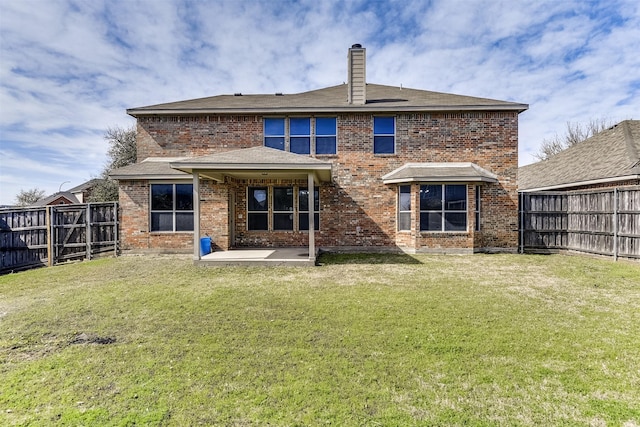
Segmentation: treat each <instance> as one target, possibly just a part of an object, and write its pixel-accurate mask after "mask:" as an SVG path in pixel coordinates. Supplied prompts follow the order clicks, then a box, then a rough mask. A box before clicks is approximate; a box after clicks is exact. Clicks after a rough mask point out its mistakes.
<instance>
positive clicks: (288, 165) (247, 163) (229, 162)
mask: <svg viewBox="0 0 640 427" xmlns="http://www.w3.org/2000/svg"><path fill="white" fill-rule="evenodd" d="M171 167H172V168H175V169H178V170H181V171H184V172H187V173H192V171H193V170H201V171H208V172H209V173H210V174H209V175H207V176H209V177H211V178H214V179H220V176H221V175H215V174H211V172H214V173H218V174H227V175H231V176H238V177H240V176H245V175H246V174H249V175H255V174H258V173H260V172H266V171H269V172H270V174H273V173H279V174H283V173H284V174H286V175H291V174H294V175H296V176H301V177H303V176H305V174H306V173H308V172H312V171H313V172H314V173H316V174H317V176H318V177H319V178H320V179H321V180H322V181H328V180H330V179H331V162H325V161H322V160H318V159H314V158H312V157H309V156H303V155H300V154H294V153H289V152H286V151H282V150H276V149H275V148H269V147H252V148H243V149H240V150H233V151H226V152H223V153H216V154H209V155H206V156H200V157H192V158H188V159H184V160H180V161H174V162H171ZM258 176H262V175H258ZM271 176H273V175H271Z"/></svg>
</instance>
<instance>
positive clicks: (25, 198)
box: [15, 188, 46, 206]
mask: <svg viewBox="0 0 640 427" xmlns="http://www.w3.org/2000/svg"><path fill="white" fill-rule="evenodd" d="M45 195H46V193H45V192H44V190H41V189H40V188H30V189H29V190H20V192H19V193H18V194H17V195H16V199H15V202H16V205H17V206H30V205H32V204H34V203H35V202H37V201H38V200H40V199H42V198H44V196H45Z"/></svg>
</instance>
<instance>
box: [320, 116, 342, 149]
mask: <svg viewBox="0 0 640 427" xmlns="http://www.w3.org/2000/svg"><path fill="white" fill-rule="evenodd" d="M337 135H338V132H337V127H336V118H335V117H317V118H316V154H336V152H337V150H336V146H337Z"/></svg>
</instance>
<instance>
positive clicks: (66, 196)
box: [31, 191, 80, 206]
mask: <svg viewBox="0 0 640 427" xmlns="http://www.w3.org/2000/svg"><path fill="white" fill-rule="evenodd" d="M62 200H66V202H68V203H69V204H75V203H80V202H79V201H78V198H77V197H76V196H75V195H73V194H71V193H70V192H69V191H60V192H58V193H55V194H52V195H50V196H47V197H45V198H44V199H40V200H38V201H37V202H35V203H33V204H32V205H31V206H48V205H51V204H55V205H57V204H60V203H59V202H61V201H62Z"/></svg>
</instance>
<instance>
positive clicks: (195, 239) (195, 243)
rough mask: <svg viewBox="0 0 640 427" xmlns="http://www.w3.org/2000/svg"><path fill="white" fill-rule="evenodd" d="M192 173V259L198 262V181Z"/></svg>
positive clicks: (197, 177) (196, 174) (196, 176)
mask: <svg viewBox="0 0 640 427" xmlns="http://www.w3.org/2000/svg"><path fill="white" fill-rule="evenodd" d="M192 173H193V259H194V260H195V261H199V260H200V179H199V176H198V172H196V171H195V170H194V171H193V172H192Z"/></svg>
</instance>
